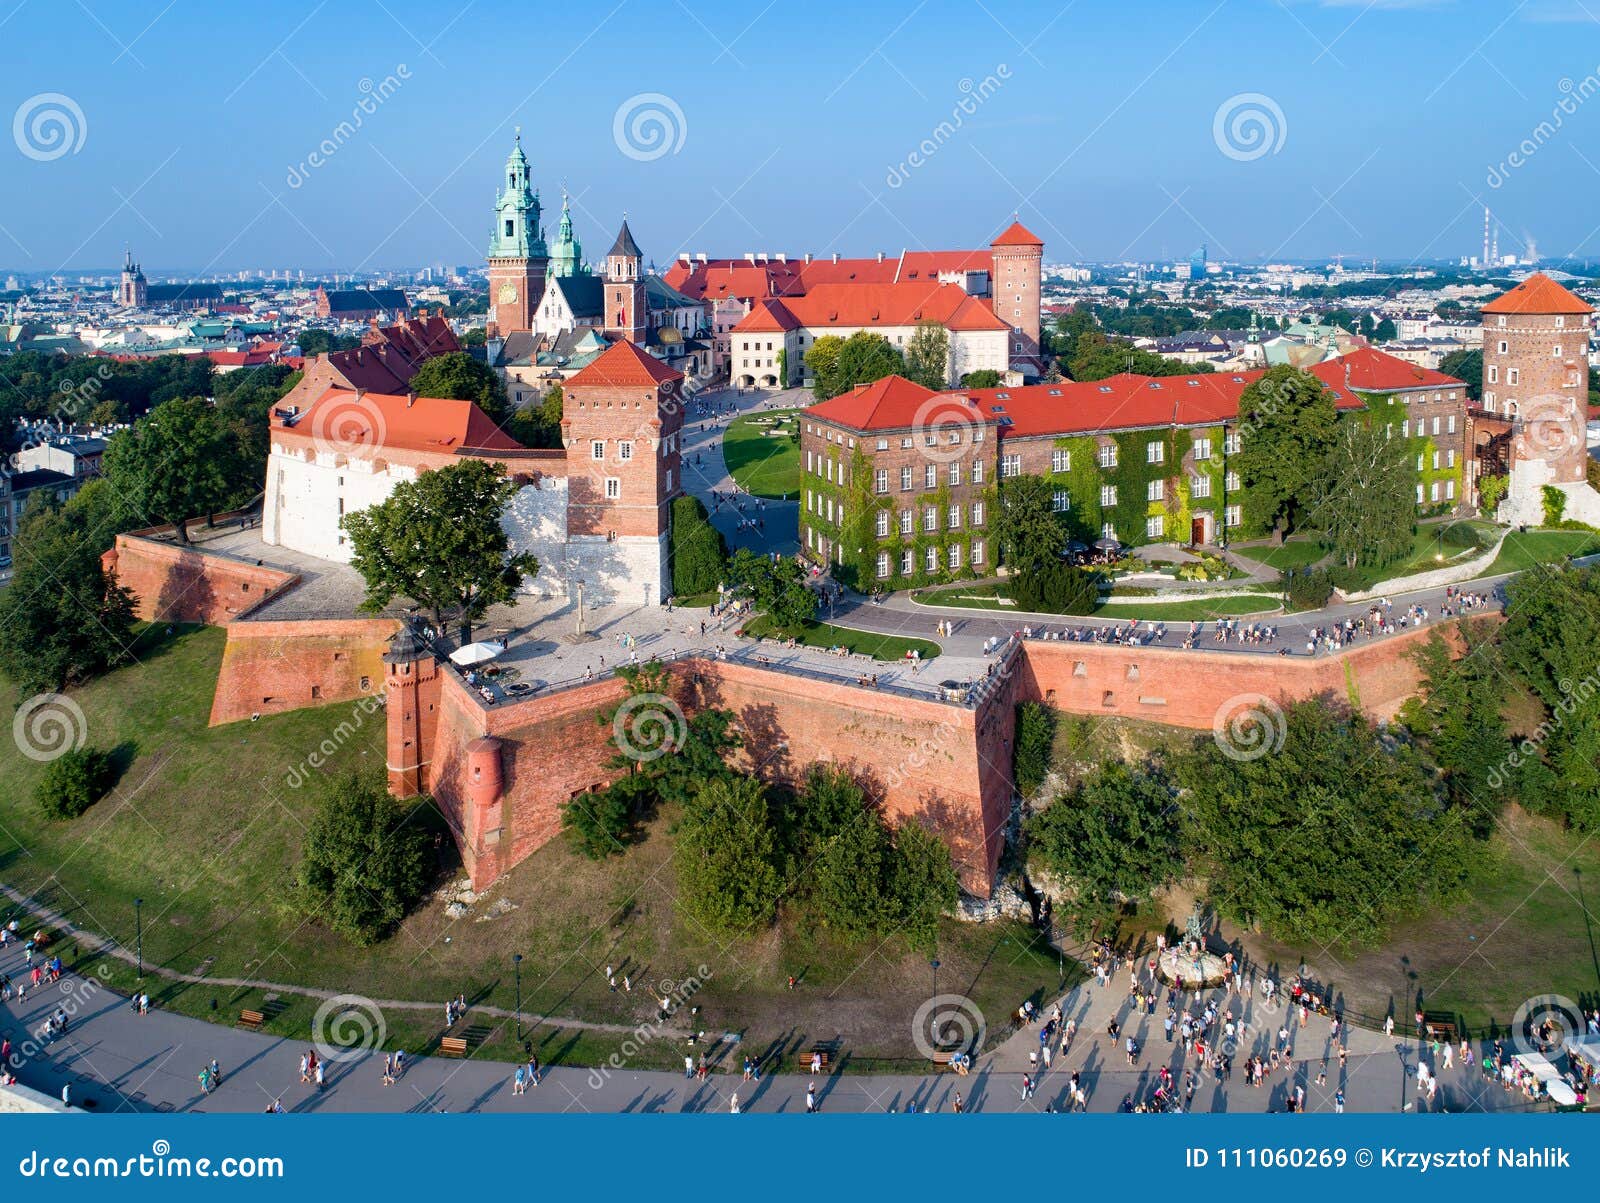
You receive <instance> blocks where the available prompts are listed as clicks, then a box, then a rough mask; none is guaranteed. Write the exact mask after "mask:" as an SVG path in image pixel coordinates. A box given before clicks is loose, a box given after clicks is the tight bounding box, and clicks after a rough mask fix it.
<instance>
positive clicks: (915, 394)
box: [799, 347, 1467, 589]
mask: <svg viewBox="0 0 1600 1203" xmlns="http://www.w3.org/2000/svg"><path fill="white" fill-rule="evenodd" d="M1263 374H1264V373H1263V372H1261V371H1251V372H1239V373H1214V374H1206V375H1197V376H1164V377H1150V376H1136V375H1131V374H1124V375H1119V376H1113V377H1111V378H1109V379H1106V380H1097V381H1089V382H1081V383H1080V382H1074V381H1063V382H1061V383H1059V384H1040V385H1029V386H1026V387H1014V388H996V389H967V390H955V391H950V392H942V393H940V392H934V391H932V390H930V389H927V388H924V387H922V386H921V385H917V384H913V383H912V382H911V381H909V380H904V379H902V378H900V377H898V376H893V377H889V378H888V379H885V380H880V381H877V382H876V383H874V384H870V385H863V386H861V387H859V388H856V389H854V390H852V391H851V392H848V393H844V394H842V395H841V396H838V397H833V398H831V399H829V400H827V401H823V402H819V403H818V404H816V405H813V406H811V407H809V408H808V409H806V410H805V411H804V413H803V415H802V418H801V431H800V448H801V470H802V477H801V486H800V518H799V524H800V530H799V538H800V545H801V548H802V549H803V551H804V553H805V554H806V555H807V556H808V557H809V558H811V559H812V560H814V561H816V562H818V563H827V564H831V565H833V566H834V569H835V571H836V572H837V573H838V574H839V575H840V576H841V578H842V579H845V580H850V581H854V582H856V583H857V584H858V585H860V586H865V587H872V586H874V585H882V586H884V587H886V588H893V589H898V588H905V587H908V586H915V585H922V584H928V583H931V582H936V581H942V580H950V579H953V578H958V577H964V576H984V575H988V574H990V573H992V572H993V571H994V568H995V563H996V559H997V555H996V553H997V551H998V549H997V548H996V547H995V546H994V543H993V539H992V533H991V531H992V525H993V517H994V513H995V506H996V502H997V499H998V495H999V494H998V491H999V489H1001V488H1003V487H1004V484H1005V481H1006V480H1007V479H1009V478H1011V477H1017V476H1023V475H1031V476H1042V477H1044V478H1046V479H1047V480H1049V481H1050V482H1051V484H1052V486H1053V498H1054V503H1055V508H1056V511H1057V513H1059V514H1060V515H1061V516H1062V521H1063V525H1064V527H1065V529H1066V531H1067V532H1068V537H1069V538H1076V539H1079V540H1082V541H1084V542H1092V541H1094V540H1097V539H1102V538H1114V539H1117V540H1119V541H1120V542H1122V543H1125V544H1128V545H1131V546H1139V545H1143V544H1148V543H1181V544H1192V545H1197V546H1204V545H1211V544H1216V543H1220V542H1222V541H1223V540H1224V538H1225V537H1249V536H1252V535H1258V534H1262V533H1265V532H1264V529H1263V524H1262V523H1261V522H1260V521H1258V520H1256V519H1254V518H1253V516H1252V515H1251V514H1250V513H1249V512H1248V511H1247V509H1246V507H1245V505H1244V502H1243V489H1242V482H1241V481H1240V479H1239V476H1238V472H1237V471H1236V470H1235V469H1234V468H1233V466H1232V465H1231V463H1230V461H1231V460H1232V458H1233V457H1234V456H1236V455H1237V454H1238V451H1239V446H1240V438H1241V432H1240V429H1239V399H1240V396H1241V395H1242V394H1243V393H1244V390H1245V389H1246V388H1247V387H1249V385H1250V384H1252V383H1253V382H1254V381H1256V380H1258V379H1260V377H1261V376H1262V375H1263ZM1311 374H1312V375H1314V376H1316V377H1317V378H1318V379H1320V380H1321V381H1322V383H1323V384H1324V386H1325V387H1326V388H1327V389H1328V391H1329V393H1330V394H1331V395H1332V397H1333V402H1334V406H1335V409H1336V411H1337V412H1338V413H1339V414H1340V416H1341V418H1342V419H1346V420H1348V419H1349V418H1350V416H1352V415H1361V416H1362V417H1363V418H1364V419H1365V420H1368V421H1372V422H1381V423H1382V424H1383V425H1384V426H1385V427H1386V428H1387V429H1388V430H1389V431H1390V434H1391V437H1396V438H1404V439H1407V440H1409V441H1410V442H1411V444H1412V446H1413V448H1414V450H1415V460H1414V463H1415V465H1416V466H1415V472H1416V496H1417V505H1418V508H1419V510H1420V511H1421V512H1423V513H1437V512H1443V511H1447V510H1450V509H1453V508H1455V507H1456V506H1457V505H1458V504H1460V501H1461V499H1462V497H1463V492H1462V487H1461V481H1462V470H1463V466H1464V463H1463V460H1464V454H1465V434H1466V420H1465V414H1466V404H1467V395H1466V386H1465V384H1464V383H1463V382H1462V381H1460V380H1457V379H1455V378H1454V377H1450V376H1445V375H1444V374H1442V373H1440V372H1435V371H1430V370H1428V369H1426V368H1420V367H1417V366H1416V365H1414V364H1410V363H1406V362H1405V361H1403V360H1400V359H1396V358H1395V357H1394V356H1392V355H1386V354H1384V353H1383V352H1381V351H1376V350H1373V349H1372V348H1368V347H1363V348H1359V349H1357V350H1355V351H1352V352H1351V353H1349V354H1347V355H1344V356H1341V357H1339V358H1337V359H1331V360H1328V361H1326V362H1324V363H1322V364H1318V365H1317V366H1316V367H1315V368H1313V369H1311Z"/></svg>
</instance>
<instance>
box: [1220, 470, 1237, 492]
mask: <svg viewBox="0 0 1600 1203" xmlns="http://www.w3.org/2000/svg"><path fill="white" fill-rule="evenodd" d="M1222 487H1223V488H1224V489H1227V490H1228V492H1230V493H1237V492H1238V491H1239V474H1238V473H1237V472H1229V473H1228V474H1227V475H1226V476H1224V477H1223V478H1222Z"/></svg>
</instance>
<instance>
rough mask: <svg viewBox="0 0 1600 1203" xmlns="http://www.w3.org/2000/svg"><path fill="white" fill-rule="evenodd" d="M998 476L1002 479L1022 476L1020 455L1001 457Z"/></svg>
mask: <svg viewBox="0 0 1600 1203" xmlns="http://www.w3.org/2000/svg"><path fill="white" fill-rule="evenodd" d="M1000 475H1001V476H1003V477H1007V478H1009V477H1012V476H1021V475H1022V457H1021V456H1020V455H1007V456H1002V457H1001V459H1000Z"/></svg>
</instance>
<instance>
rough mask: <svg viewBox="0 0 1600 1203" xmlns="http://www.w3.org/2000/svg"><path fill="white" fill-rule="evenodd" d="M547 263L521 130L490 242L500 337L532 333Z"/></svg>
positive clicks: (492, 309)
mask: <svg viewBox="0 0 1600 1203" xmlns="http://www.w3.org/2000/svg"><path fill="white" fill-rule="evenodd" d="M548 262H549V253H548V252H547V251H546V250H545V245H544V231H543V230H541V229H540V228H539V194H538V193H537V192H535V191H534V190H533V185H532V184H531V183H530V182H529V178H528V157H527V156H526V155H525V154H523V153H522V131H521V130H520V129H519V130H518V131H517V140H516V144H515V145H514V146H512V148H511V154H510V156H509V157H508V158H507V159H506V182H505V189H504V191H502V192H501V193H500V195H499V197H498V198H497V199H496V201H495V212H494V235H493V236H492V237H491V238H490V239H489V313H490V315H491V317H492V318H493V320H494V324H495V327H496V329H497V331H498V333H499V334H501V335H502V336H504V335H506V334H510V333H512V332H514V331H518V330H531V329H533V310H534V306H536V305H537V304H538V303H539V298H540V297H541V296H543V295H544V277H545V268H546V265H547V264H548Z"/></svg>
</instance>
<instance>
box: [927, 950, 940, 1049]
mask: <svg viewBox="0 0 1600 1203" xmlns="http://www.w3.org/2000/svg"><path fill="white" fill-rule="evenodd" d="M928 968H930V969H932V970H933V994H932V996H931V997H932V998H938V997H939V958H938V957H934V958H933V959H932V960H930V961H929V962H928ZM930 1001H931V1000H930ZM930 1011H931V1014H930V1015H929V1018H930V1019H931V1020H932V1021H933V1022H934V1023H935V1024H936V1025H938V1026H936V1027H935V1028H934V1030H933V1044H934V1047H935V1048H937V1047H938V1046H939V1038H940V1031H939V1029H940V1028H941V1027H943V1025H942V1024H939V1012H938V1008H937V1007H933V1006H930Z"/></svg>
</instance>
